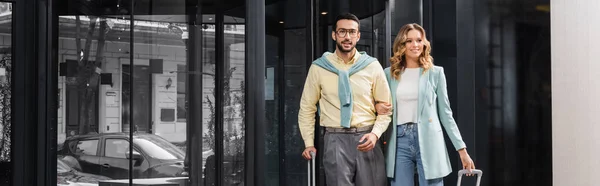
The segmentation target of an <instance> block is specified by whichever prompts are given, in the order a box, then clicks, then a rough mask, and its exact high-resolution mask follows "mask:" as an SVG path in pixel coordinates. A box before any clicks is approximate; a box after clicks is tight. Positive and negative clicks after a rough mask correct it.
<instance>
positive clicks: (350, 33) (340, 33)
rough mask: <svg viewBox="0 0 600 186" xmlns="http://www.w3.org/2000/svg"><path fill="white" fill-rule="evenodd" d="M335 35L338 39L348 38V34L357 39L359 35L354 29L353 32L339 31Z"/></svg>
mask: <svg viewBox="0 0 600 186" xmlns="http://www.w3.org/2000/svg"><path fill="white" fill-rule="evenodd" d="M335 33H336V35H337V36H338V37H346V34H349V35H350V37H356V36H357V35H358V31H356V30H354V29H351V30H346V29H339V30H337V31H336V32H335Z"/></svg>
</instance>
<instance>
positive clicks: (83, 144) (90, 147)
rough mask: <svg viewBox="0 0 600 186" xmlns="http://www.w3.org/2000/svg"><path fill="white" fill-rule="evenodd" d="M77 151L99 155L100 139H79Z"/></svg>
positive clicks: (77, 152)
mask: <svg viewBox="0 0 600 186" xmlns="http://www.w3.org/2000/svg"><path fill="white" fill-rule="evenodd" d="M75 153H76V154H83V155H90V156H96V155H98V140H85V141H79V142H78V143H77V146H76V148H75Z"/></svg>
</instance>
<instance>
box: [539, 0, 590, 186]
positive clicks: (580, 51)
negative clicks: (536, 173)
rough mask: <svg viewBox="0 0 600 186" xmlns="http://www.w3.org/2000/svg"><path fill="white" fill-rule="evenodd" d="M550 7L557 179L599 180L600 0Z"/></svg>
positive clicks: (559, 0)
mask: <svg viewBox="0 0 600 186" xmlns="http://www.w3.org/2000/svg"><path fill="white" fill-rule="evenodd" d="M550 7H551V28H552V30H551V33H552V38H551V40H552V167H553V168H552V174H553V185H557V186H563V185H565V186H566V185H578V186H579V185H581V186H587V185H600V173H599V172H598V169H600V118H599V117H598V116H599V115H600V60H599V59H600V56H599V54H600V21H598V19H599V18H600V11H599V10H600V1H598V0H578V1H573V0H551V5H550Z"/></svg>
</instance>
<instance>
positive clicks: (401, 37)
mask: <svg viewBox="0 0 600 186" xmlns="http://www.w3.org/2000/svg"><path fill="white" fill-rule="evenodd" d="M411 30H417V31H419V32H421V37H423V38H421V39H422V41H421V42H422V44H423V52H422V53H421V55H420V56H419V60H418V61H419V66H420V67H421V68H423V73H425V72H427V70H429V69H430V68H431V67H433V57H431V55H429V54H430V53H431V45H430V43H429V41H428V40H427V37H426V36H425V29H423V27H421V26H420V25H419V24H416V23H411V24H406V25H404V26H402V28H400V31H399V32H398V36H396V39H395V40H394V45H393V47H392V49H393V52H394V56H392V57H391V58H390V63H391V72H392V77H394V78H395V79H397V80H399V79H400V74H401V73H402V71H404V69H406V57H405V52H406V45H405V44H406V37H407V35H408V32H409V31H411Z"/></svg>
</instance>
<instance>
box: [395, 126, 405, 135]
mask: <svg viewBox="0 0 600 186" xmlns="http://www.w3.org/2000/svg"><path fill="white" fill-rule="evenodd" d="M405 135H406V125H398V127H397V130H396V138H401V137H404V136H405Z"/></svg>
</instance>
